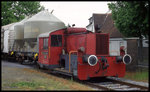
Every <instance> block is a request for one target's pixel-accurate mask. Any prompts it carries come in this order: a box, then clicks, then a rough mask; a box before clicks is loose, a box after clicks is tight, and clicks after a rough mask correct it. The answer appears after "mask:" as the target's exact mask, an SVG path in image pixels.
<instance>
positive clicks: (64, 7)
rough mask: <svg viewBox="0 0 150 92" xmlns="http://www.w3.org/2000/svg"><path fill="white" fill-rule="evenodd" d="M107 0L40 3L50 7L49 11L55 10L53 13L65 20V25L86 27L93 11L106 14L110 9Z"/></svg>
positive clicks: (46, 7)
mask: <svg viewBox="0 0 150 92" xmlns="http://www.w3.org/2000/svg"><path fill="white" fill-rule="evenodd" d="M108 3H110V2H107V1H103V2H102V1H94V2H81V1H80V2H75V1H74V2H73V1H72V2H67V1H63V2H58V1H57V2H54V1H53V2H48V1H47V2H46V1H41V2H40V4H41V5H42V6H44V7H45V9H48V11H49V12H51V11H52V10H54V11H53V13H52V14H53V15H54V16H56V17H57V18H58V19H60V20H61V21H63V22H64V23H65V25H66V26H67V25H68V24H70V25H72V24H75V27H83V28H85V27H86V26H87V25H88V24H89V20H88V19H89V18H90V17H92V14H93V13H98V14H105V13H107V12H108V11H109V8H108V5H107V4H108Z"/></svg>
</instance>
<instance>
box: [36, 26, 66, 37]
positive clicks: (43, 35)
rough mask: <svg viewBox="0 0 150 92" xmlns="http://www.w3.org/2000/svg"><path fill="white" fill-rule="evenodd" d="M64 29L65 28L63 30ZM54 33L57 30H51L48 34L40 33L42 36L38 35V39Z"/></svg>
mask: <svg viewBox="0 0 150 92" xmlns="http://www.w3.org/2000/svg"><path fill="white" fill-rule="evenodd" d="M64 29H65V28H64ZM58 30H60V29H58ZM54 31H57V30H51V31H49V32H45V33H42V34H40V35H39V36H38V38H40V37H49V34H50V33H52V32H54Z"/></svg>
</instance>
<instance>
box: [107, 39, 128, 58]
mask: <svg viewBox="0 0 150 92" xmlns="http://www.w3.org/2000/svg"><path fill="white" fill-rule="evenodd" d="M121 46H124V47H125V48H127V41H126V40H123V39H117V38H116V39H110V40H109V54H110V56H119V55H120V47H121ZM126 52H127V49H125V53H126Z"/></svg>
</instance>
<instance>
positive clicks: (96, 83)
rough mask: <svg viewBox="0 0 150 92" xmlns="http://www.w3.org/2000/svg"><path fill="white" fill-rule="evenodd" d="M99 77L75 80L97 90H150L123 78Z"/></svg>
mask: <svg viewBox="0 0 150 92" xmlns="http://www.w3.org/2000/svg"><path fill="white" fill-rule="evenodd" d="M40 71H41V72H45V73H48V74H52V75H54V76H57V77H63V78H65V79H69V80H70V78H71V77H72V76H65V75H63V74H59V73H55V72H50V71H48V70H40ZM97 79H98V80H97ZM97 79H96V80H88V81H80V80H78V79H74V81H76V82H78V83H82V84H84V85H88V86H90V87H92V88H96V89H97V90H103V91H148V90H149V88H148V87H145V86H141V85H137V84H133V83H129V82H125V81H121V80H116V79H113V78H111V77H108V78H97Z"/></svg>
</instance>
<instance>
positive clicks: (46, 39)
mask: <svg viewBox="0 0 150 92" xmlns="http://www.w3.org/2000/svg"><path fill="white" fill-rule="evenodd" d="M43 49H45V50H46V49H48V38H44V39H43Z"/></svg>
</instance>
